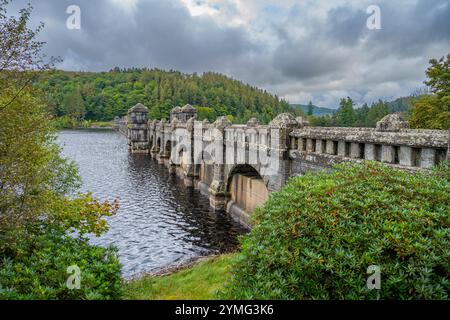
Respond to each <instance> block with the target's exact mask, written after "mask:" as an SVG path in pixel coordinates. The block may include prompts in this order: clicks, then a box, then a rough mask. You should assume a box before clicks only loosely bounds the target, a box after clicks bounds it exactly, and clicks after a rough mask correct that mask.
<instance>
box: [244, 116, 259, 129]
mask: <svg viewBox="0 0 450 320" xmlns="http://www.w3.org/2000/svg"><path fill="white" fill-rule="evenodd" d="M258 125H259V121H258V119H256V118H250V120H248V121H247V127H256V126H258Z"/></svg>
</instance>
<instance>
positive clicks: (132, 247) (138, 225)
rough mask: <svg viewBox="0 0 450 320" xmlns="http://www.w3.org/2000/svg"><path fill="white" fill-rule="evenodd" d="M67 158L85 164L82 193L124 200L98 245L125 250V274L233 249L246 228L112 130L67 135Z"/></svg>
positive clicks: (63, 142) (94, 240)
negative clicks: (131, 151)
mask: <svg viewBox="0 0 450 320" xmlns="http://www.w3.org/2000/svg"><path fill="white" fill-rule="evenodd" d="M58 143H59V144H60V145H61V146H62V147H63V155H64V156H66V157H69V158H71V159H73V160H74V161H75V162H76V163H77V164H78V166H79V173H80V176H81V178H82V180H83V186H82V190H81V191H92V192H93V194H94V196H96V197H98V198H100V199H102V200H113V199H115V198H118V199H119V202H120V209H119V211H118V213H117V215H116V216H114V217H110V218H108V222H109V225H110V230H109V231H108V232H107V233H106V234H104V235H102V236H101V237H99V238H96V237H93V238H92V239H91V241H92V243H94V244H97V245H101V246H107V245H110V244H114V245H115V246H117V247H118V248H119V254H120V260H121V263H122V265H123V276H124V277H125V278H130V277H132V276H135V275H138V274H140V273H142V272H152V271H157V270H159V269H161V268H163V267H167V266H170V265H173V264H177V263H181V262H183V261H186V260H188V259H191V258H194V257H198V256H202V255H208V254H212V253H220V252H226V251H229V250H232V249H234V248H235V247H236V245H237V236H238V235H240V234H243V233H244V232H245V229H243V228H242V227H240V226H239V225H238V224H237V223H235V222H234V221H232V220H231V219H230V218H229V217H228V216H227V214H226V213H224V212H219V213H217V212H214V211H212V210H211V209H210V207H209V201H208V199H207V198H206V197H204V196H202V195H200V194H199V192H198V191H196V190H194V189H193V188H186V187H185V186H184V185H183V182H182V181H181V180H180V179H178V178H176V177H175V176H173V175H170V174H169V173H168V171H167V169H166V168H165V167H163V166H161V165H159V164H157V163H156V162H155V161H154V160H152V159H149V158H148V157H147V156H143V155H130V154H129V153H128V149H127V144H126V139H125V137H123V136H122V135H121V134H119V133H117V132H115V131H112V130H76V131H62V132H60V134H59V137H58Z"/></svg>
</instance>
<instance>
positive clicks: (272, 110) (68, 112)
mask: <svg viewBox="0 0 450 320" xmlns="http://www.w3.org/2000/svg"><path fill="white" fill-rule="evenodd" d="M37 86H39V87H40V88H42V89H43V90H44V92H46V93H47V98H48V104H49V106H50V108H51V110H52V112H53V114H54V115H56V116H59V117H61V116H69V117H71V118H76V119H77V120H83V119H86V120H111V119H113V118H114V117H115V116H123V115H125V114H126V112H127V110H128V109H129V108H130V107H131V106H133V105H135V104H136V103H138V102H141V103H143V104H144V105H146V106H147V107H149V109H150V117H151V118H154V119H160V118H168V117H169V112H170V110H171V109H172V108H173V107H174V106H176V105H180V106H182V105H184V104H186V103H189V104H191V105H194V106H196V107H197V110H198V112H199V119H200V120H201V119H204V118H208V119H209V120H210V121H213V120H215V119H216V117H218V116H222V115H226V116H229V117H230V118H231V119H232V120H233V121H234V122H240V123H243V122H245V121H247V120H248V119H249V118H250V117H256V118H258V119H259V120H260V121H261V122H262V123H268V122H269V121H270V120H271V119H273V118H274V117H275V116H276V115H277V114H279V113H281V112H286V111H290V107H289V104H288V103H287V102H285V101H283V100H281V99H279V98H278V97H277V96H274V95H271V94H269V93H267V92H266V91H263V90H260V89H258V88H256V87H252V86H250V85H247V84H243V83H242V82H240V81H237V80H233V79H231V78H228V77H226V76H224V75H221V74H218V73H204V74H202V75H198V74H195V73H194V74H184V73H181V72H177V71H163V70H158V69H152V70H148V69H126V70H122V69H118V68H116V69H114V70H111V71H109V72H101V73H87V72H65V71H55V72H53V73H47V74H45V75H43V76H42V77H41V78H40V79H39V81H38V83H37ZM298 113H301V112H300V111H299V112H298Z"/></svg>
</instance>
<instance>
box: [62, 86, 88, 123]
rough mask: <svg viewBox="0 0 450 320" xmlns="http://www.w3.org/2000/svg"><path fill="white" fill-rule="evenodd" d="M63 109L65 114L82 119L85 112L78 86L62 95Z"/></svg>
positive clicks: (78, 119)
mask: <svg viewBox="0 0 450 320" xmlns="http://www.w3.org/2000/svg"><path fill="white" fill-rule="evenodd" d="M63 105H64V110H65V114H66V115H68V116H69V117H71V118H74V119H76V120H77V121H80V120H83V119H84V115H85V114H86V109H85V107H84V101H83V97H82V96H81V91H80V88H79V87H76V88H75V89H73V90H71V91H70V92H68V93H67V94H66V95H65V96H64V102H63Z"/></svg>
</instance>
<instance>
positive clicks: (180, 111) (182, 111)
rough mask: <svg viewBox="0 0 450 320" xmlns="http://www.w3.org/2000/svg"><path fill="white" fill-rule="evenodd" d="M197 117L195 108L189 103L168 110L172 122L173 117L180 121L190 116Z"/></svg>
mask: <svg viewBox="0 0 450 320" xmlns="http://www.w3.org/2000/svg"><path fill="white" fill-rule="evenodd" d="M196 117H197V110H196V109H195V108H194V107H193V106H191V105H190V104H187V105H185V106H184V107H183V108H180V107H178V106H177V107H175V108H173V109H172V111H171V112H170V121H171V122H172V121H173V119H175V118H176V119H178V120H179V121H181V122H186V121H188V120H189V119H191V118H194V119H195V118H196Z"/></svg>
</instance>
